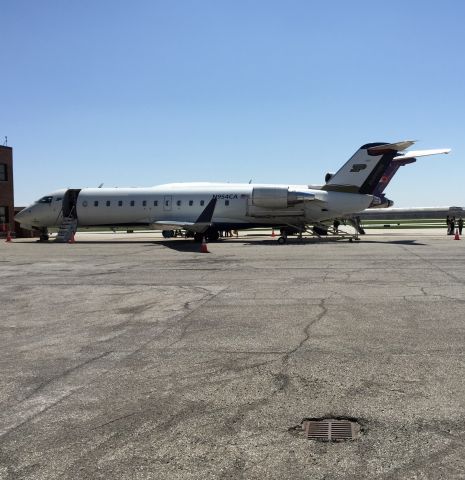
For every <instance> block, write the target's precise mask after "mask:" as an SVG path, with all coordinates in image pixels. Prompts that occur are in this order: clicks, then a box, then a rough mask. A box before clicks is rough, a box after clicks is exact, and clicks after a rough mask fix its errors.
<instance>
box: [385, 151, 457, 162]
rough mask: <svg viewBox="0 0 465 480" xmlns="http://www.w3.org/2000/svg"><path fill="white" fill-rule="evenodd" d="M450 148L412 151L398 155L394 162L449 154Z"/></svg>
mask: <svg viewBox="0 0 465 480" xmlns="http://www.w3.org/2000/svg"><path fill="white" fill-rule="evenodd" d="M450 150H451V149H450V148H435V149H432V150H411V151H409V152H405V153H404V154H402V155H397V157H394V158H393V160H395V161H401V160H407V159H408V158H417V157H426V156H428V155H438V154H440V153H449V152H450Z"/></svg>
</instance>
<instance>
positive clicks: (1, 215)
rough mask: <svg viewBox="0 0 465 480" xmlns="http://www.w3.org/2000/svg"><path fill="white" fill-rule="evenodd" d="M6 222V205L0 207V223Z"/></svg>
mask: <svg viewBox="0 0 465 480" xmlns="http://www.w3.org/2000/svg"><path fill="white" fill-rule="evenodd" d="M5 223H8V207H0V225H3V224H5Z"/></svg>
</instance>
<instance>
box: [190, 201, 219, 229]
mask: <svg viewBox="0 0 465 480" xmlns="http://www.w3.org/2000/svg"><path fill="white" fill-rule="evenodd" d="M216 200H217V199H216V198H212V199H211V200H210V201H209V202H208V205H207V206H206V207H205V209H204V211H203V212H202V213H201V214H200V215H199V218H198V219H197V220H196V221H195V223H211V221H212V218H213V212H214V211H215V207H216Z"/></svg>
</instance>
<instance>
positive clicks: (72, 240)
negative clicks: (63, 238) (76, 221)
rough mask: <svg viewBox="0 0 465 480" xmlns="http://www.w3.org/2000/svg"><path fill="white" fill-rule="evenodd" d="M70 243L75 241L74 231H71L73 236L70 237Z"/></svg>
mask: <svg viewBox="0 0 465 480" xmlns="http://www.w3.org/2000/svg"><path fill="white" fill-rule="evenodd" d="M68 243H74V232H73V233H71V237H69V240H68Z"/></svg>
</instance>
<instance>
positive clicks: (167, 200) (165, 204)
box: [163, 195, 173, 212]
mask: <svg viewBox="0 0 465 480" xmlns="http://www.w3.org/2000/svg"><path fill="white" fill-rule="evenodd" d="M172 200H173V197H172V196H171V195H167V196H165V197H164V198H163V210H165V211H167V212H169V211H171V203H172Z"/></svg>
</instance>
